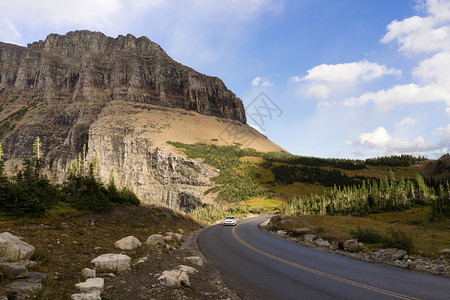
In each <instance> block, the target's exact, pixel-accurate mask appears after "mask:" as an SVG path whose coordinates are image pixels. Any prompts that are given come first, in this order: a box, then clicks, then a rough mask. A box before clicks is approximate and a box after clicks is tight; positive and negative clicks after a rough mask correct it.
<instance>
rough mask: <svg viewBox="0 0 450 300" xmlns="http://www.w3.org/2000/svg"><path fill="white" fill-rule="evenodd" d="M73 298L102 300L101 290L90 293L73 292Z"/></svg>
mask: <svg viewBox="0 0 450 300" xmlns="http://www.w3.org/2000/svg"><path fill="white" fill-rule="evenodd" d="M70 299H72V300H102V297H101V296H100V292H99V291H94V292H89V293H80V294H73V295H71V296H70Z"/></svg>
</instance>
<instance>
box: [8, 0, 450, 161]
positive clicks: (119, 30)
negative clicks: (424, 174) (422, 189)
mask: <svg viewBox="0 0 450 300" xmlns="http://www.w3.org/2000/svg"><path fill="white" fill-rule="evenodd" d="M77 29H89V30H95V31H102V32H103V33H105V34H106V35H109V36H112V37H117V35H119V34H122V35H126V34H128V33H131V34H133V35H135V36H136V37H139V36H143V35H144V36H147V37H149V38H150V39H151V40H152V41H154V42H156V43H158V44H159V45H161V47H162V48H163V49H164V50H165V51H166V52H167V53H168V54H169V55H170V56H171V57H172V58H174V59H175V60H177V61H179V62H181V63H183V64H185V65H188V66H190V67H192V68H194V69H196V70H198V71H200V72H202V73H205V74H207V75H213V76H217V77H219V78H221V79H222V80H223V81H224V82H225V84H226V85H227V87H228V88H230V89H231V90H232V91H233V92H235V93H236V95H237V96H238V97H239V98H241V99H242V100H243V101H244V104H245V105H246V107H247V113H248V114H249V113H251V112H252V109H254V108H255V107H258V105H259V104H258V101H260V100H259V98H258V95H260V93H261V92H264V93H265V95H267V97H269V99H270V103H269V104H272V105H275V106H273V107H276V108H277V111H276V113H274V114H272V115H269V114H266V115H267V116H268V117H265V120H264V124H261V123H260V122H259V123H257V122H254V121H253V120H252V119H251V118H249V124H251V125H254V126H255V127H258V128H259V130H260V131H261V132H262V133H264V134H265V135H266V136H267V137H269V138H270V139H271V140H273V141H274V142H276V143H277V144H279V145H280V146H282V147H284V148H285V149H286V150H288V151H290V152H291V153H293V154H298V155H307V156H317V157H338V158H355V159H364V158H367V157H376V156H384V155H395V154H403V153H408V154H413V155H424V156H426V157H429V158H437V157H440V156H441V155H442V154H445V153H447V152H449V146H450V122H449V117H450V0H396V1H392V0H377V1H373V0H296V1H294V0H284V1H283V0H241V1H239V0H215V1H212V0H191V1H188V0H185V1H184V0H179V1H176V0H76V1H71V0H67V1H60V0H41V1H35V0H15V1H5V0H2V1H1V2H0V41H4V42H11V43H16V44H20V45H26V44H27V43H31V42H33V41H37V40H43V39H45V37H46V36H47V35H48V34H50V33H59V34H65V33H66V32H68V31H71V30H77ZM255 99H256V102H255V101H254V100H255Z"/></svg>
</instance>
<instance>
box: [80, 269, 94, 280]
mask: <svg viewBox="0 0 450 300" xmlns="http://www.w3.org/2000/svg"><path fill="white" fill-rule="evenodd" d="M81 275H83V277H84V278H95V277H96V274H95V270H92V269H89V268H84V269H83V270H82V271H81Z"/></svg>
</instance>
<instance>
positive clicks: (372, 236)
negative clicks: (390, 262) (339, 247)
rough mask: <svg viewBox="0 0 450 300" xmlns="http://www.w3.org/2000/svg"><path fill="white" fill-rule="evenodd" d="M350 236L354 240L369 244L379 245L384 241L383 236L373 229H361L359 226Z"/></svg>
mask: <svg viewBox="0 0 450 300" xmlns="http://www.w3.org/2000/svg"><path fill="white" fill-rule="evenodd" d="M350 235H351V237H352V238H355V239H357V240H358V241H360V242H362V243H367V244H378V243H382V242H383V241H384V237H383V235H382V234H380V233H378V232H376V231H375V230H374V229H372V228H361V227H359V226H358V227H357V228H356V230H350Z"/></svg>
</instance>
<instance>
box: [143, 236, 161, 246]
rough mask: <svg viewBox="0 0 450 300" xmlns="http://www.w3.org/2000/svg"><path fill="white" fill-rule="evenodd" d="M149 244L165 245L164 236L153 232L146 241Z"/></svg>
mask: <svg viewBox="0 0 450 300" xmlns="http://www.w3.org/2000/svg"><path fill="white" fill-rule="evenodd" d="M145 243H146V244H147V245H150V246H154V245H158V244H161V245H164V243H165V242H164V238H163V236H162V235H160V234H152V235H151V236H149V237H148V239H147V241H146V242H145Z"/></svg>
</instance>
